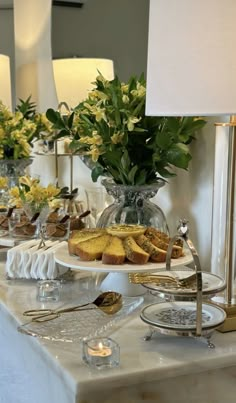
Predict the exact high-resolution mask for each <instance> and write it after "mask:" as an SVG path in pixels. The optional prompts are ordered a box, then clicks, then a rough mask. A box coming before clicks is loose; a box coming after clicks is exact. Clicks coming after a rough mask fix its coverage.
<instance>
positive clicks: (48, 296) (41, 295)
mask: <svg viewBox="0 0 236 403" xmlns="http://www.w3.org/2000/svg"><path fill="white" fill-rule="evenodd" d="M37 286H38V300H39V301H41V302H45V301H59V299H60V288H61V283H60V281H58V280H40V281H38V283H37Z"/></svg>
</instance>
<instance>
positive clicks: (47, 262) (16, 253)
mask: <svg viewBox="0 0 236 403" xmlns="http://www.w3.org/2000/svg"><path fill="white" fill-rule="evenodd" d="M39 242H40V241H39V240H31V241H28V242H24V243H22V244H20V245H17V246H15V247H13V248H11V249H10V250H9V251H8V252H7V261H6V273H7V275H8V276H9V277H10V278H27V279H30V278H33V279H42V280H46V279H54V278H56V277H58V275H59V274H63V273H65V272H66V271H67V270H68V268H66V267H61V266H59V265H58V264H57V263H56V262H55V259H54V252H55V250H56V249H57V248H59V247H61V246H62V245H63V244H66V242H60V241H46V242H45V246H44V247H42V248H40V249H38V246H39Z"/></svg>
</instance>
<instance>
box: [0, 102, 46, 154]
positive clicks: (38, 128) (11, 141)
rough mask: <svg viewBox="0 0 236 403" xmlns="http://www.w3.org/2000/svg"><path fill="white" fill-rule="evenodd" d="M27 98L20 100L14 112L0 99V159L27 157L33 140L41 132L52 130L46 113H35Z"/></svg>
mask: <svg viewBox="0 0 236 403" xmlns="http://www.w3.org/2000/svg"><path fill="white" fill-rule="evenodd" d="M29 99H30V98H28V99H27V100H26V101H22V100H20V103H19V105H18V106H17V107H16V111H15V112H11V111H10V110H9V109H8V108H7V107H6V106H4V105H3V103H2V102H1V101H0V159H10V160H18V159H26V158H29V157H30V154H31V148H32V146H33V141H34V140H35V139H38V138H39V136H40V134H41V133H42V132H46V133H48V134H51V132H52V125H51V123H50V122H49V121H48V120H47V118H46V115H45V114H39V113H36V111H35V109H34V104H33V103H31V102H30V101H29Z"/></svg>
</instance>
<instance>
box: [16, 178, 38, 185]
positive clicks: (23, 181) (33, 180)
mask: <svg viewBox="0 0 236 403" xmlns="http://www.w3.org/2000/svg"><path fill="white" fill-rule="evenodd" d="M19 183H20V184H21V185H26V186H28V187H31V186H34V185H36V184H37V183H39V179H36V178H31V177H30V176H26V175H25V176H21V177H20V178H19Z"/></svg>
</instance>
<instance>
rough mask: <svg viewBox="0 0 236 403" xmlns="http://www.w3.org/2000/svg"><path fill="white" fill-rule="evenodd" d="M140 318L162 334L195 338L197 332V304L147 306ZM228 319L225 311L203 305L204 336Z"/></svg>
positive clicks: (173, 303) (166, 303)
mask: <svg viewBox="0 0 236 403" xmlns="http://www.w3.org/2000/svg"><path fill="white" fill-rule="evenodd" d="M140 318H141V319H142V320H143V321H144V322H145V323H147V324H148V325H150V326H151V327H154V328H155V330H157V331H159V332H160V333H165V334H172V335H181V336H193V335H195V330H196V302H183V301H174V302H162V303H156V304H151V305H148V306H146V307H145V308H144V309H143V310H142V312H141V314H140ZM225 318H226V313H225V311H224V310H223V309H221V308H219V307H216V306H214V305H211V304H207V303H204V304H202V335H204V334H206V333H208V332H209V331H212V330H214V329H216V328H217V327H219V326H220V325H221V324H222V323H223V322H224V321H225Z"/></svg>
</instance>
